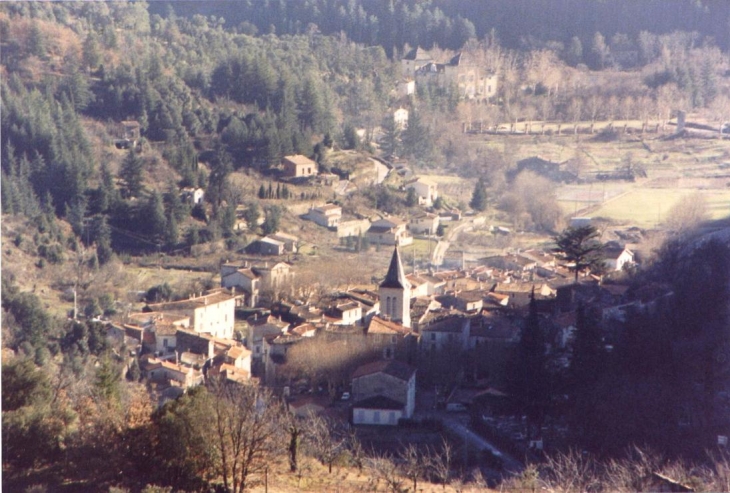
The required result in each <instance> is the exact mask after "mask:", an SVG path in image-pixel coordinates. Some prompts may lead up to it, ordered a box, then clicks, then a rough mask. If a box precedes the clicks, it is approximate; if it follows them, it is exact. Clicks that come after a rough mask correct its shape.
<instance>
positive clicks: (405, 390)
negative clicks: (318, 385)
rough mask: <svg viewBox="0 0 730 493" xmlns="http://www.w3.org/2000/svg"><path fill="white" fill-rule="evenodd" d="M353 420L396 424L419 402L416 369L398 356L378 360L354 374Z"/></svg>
mask: <svg viewBox="0 0 730 493" xmlns="http://www.w3.org/2000/svg"><path fill="white" fill-rule="evenodd" d="M352 396H353V400H354V405H353V423H354V424H368V425H390V426H395V425H397V424H398V420H399V419H401V418H410V417H411V416H413V411H414V410H415V406H416V369H415V368H413V367H411V366H410V365H407V364H405V363H403V362H401V361H397V360H383V361H375V362H373V363H368V364H365V365H363V366H361V367H359V368H358V369H357V370H355V373H354V374H353V375H352Z"/></svg>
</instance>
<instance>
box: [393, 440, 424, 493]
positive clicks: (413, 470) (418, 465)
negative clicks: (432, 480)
mask: <svg viewBox="0 0 730 493" xmlns="http://www.w3.org/2000/svg"><path fill="white" fill-rule="evenodd" d="M398 459H399V461H400V470H401V472H402V473H403V475H404V476H405V477H406V478H408V479H409V480H410V481H412V482H413V492H414V493H415V492H416V491H418V480H419V478H421V477H422V476H423V474H424V472H425V470H426V466H427V464H426V457H424V455H423V454H422V453H421V451H420V450H419V449H418V447H416V446H415V445H413V444H412V443H411V444H409V445H408V446H407V447H406V448H404V449H402V450H401V451H400V453H399V454H398Z"/></svg>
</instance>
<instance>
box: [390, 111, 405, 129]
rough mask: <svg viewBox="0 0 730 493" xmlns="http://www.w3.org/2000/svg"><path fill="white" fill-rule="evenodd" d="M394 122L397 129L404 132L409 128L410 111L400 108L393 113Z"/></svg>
mask: <svg viewBox="0 0 730 493" xmlns="http://www.w3.org/2000/svg"><path fill="white" fill-rule="evenodd" d="M393 122H394V123H395V128H397V129H399V130H404V129H405V128H406V127H407V126H408V110H407V109H405V108H398V109H397V110H395V111H394V112H393Z"/></svg>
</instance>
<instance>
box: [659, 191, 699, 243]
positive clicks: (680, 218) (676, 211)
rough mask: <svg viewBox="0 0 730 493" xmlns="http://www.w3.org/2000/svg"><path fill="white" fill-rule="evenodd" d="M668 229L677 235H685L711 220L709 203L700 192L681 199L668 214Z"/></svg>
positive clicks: (666, 222)
mask: <svg viewBox="0 0 730 493" xmlns="http://www.w3.org/2000/svg"><path fill="white" fill-rule="evenodd" d="M666 217H667V219H666V221H665V224H666V227H667V228H668V229H669V230H670V231H672V232H673V233H675V234H679V235H681V234H684V233H687V232H688V231H690V230H692V229H694V228H696V227H697V226H699V225H700V224H702V222H704V221H706V220H707V219H709V212H708V207H707V201H706V200H705V197H704V196H703V195H702V194H701V193H700V192H695V193H692V194H690V195H686V196H684V197H682V198H681V199H679V200H678V201H677V202H676V203H675V204H674V205H673V206H672V208H671V209H669V211H668V212H667V216H666Z"/></svg>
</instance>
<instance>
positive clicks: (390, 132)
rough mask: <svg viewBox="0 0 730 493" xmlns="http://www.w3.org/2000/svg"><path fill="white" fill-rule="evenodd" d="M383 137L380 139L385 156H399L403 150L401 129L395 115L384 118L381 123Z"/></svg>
mask: <svg viewBox="0 0 730 493" xmlns="http://www.w3.org/2000/svg"><path fill="white" fill-rule="evenodd" d="M380 128H381V130H382V132H383V137H382V139H381V141H380V150H381V151H383V155H384V156H385V157H391V156H398V155H399V154H400V150H401V131H400V128H398V125H396V123H395V118H393V115H388V116H386V117H385V118H383V122H382V123H381V124H380Z"/></svg>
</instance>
